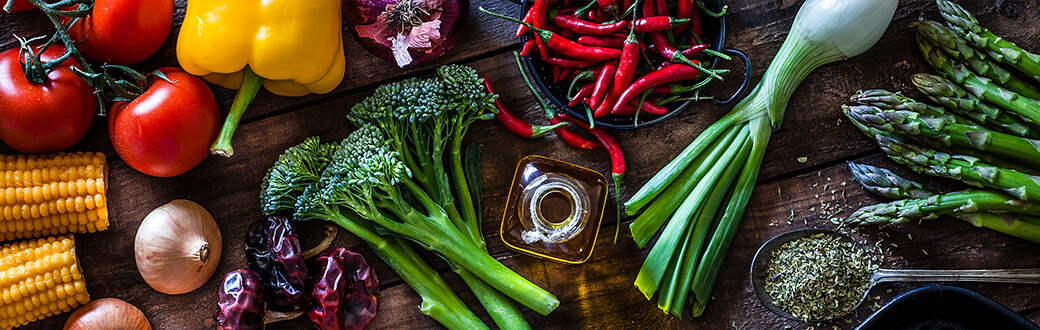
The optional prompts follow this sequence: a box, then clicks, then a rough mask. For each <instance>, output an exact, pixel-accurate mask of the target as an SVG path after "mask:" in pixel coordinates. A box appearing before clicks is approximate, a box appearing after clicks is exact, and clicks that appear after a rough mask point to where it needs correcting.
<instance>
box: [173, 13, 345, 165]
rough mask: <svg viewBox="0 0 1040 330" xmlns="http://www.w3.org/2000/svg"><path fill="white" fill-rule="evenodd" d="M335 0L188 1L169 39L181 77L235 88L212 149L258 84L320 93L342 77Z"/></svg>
mask: <svg viewBox="0 0 1040 330" xmlns="http://www.w3.org/2000/svg"><path fill="white" fill-rule="evenodd" d="M341 5H342V1H339V0H306V1H298V0H190V1H188V8H187V11H186V13H185V16H184V23H183V24H182V25H181V32H180V35H179V36H178V38H177V60H178V61H179V62H180V65H181V67H183V68H184V70H185V71H187V72H188V73H191V74H194V75H197V76H201V77H202V78H203V79H205V80H206V81H209V82H211V83H214V84H218V85H221V86H224V87H227V88H231V89H239V92H238V95H237V96H236V97H235V102H234V104H233V105H232V106H231V111H230V112H229V114H228V118H227V120H226V121H225V122H224V127H223V128H222V129H221V132H220V136H219V137H218V138H217V141H216V142H214V144H213V147H212V148H211V149H212V151H213V152H214V153H216V154H221V155H225V156H230V155H231V154H232V153H233V151H232V149H231V143H230V140H231V136H232V135H233V134H234V131H235V128H236V127H237V126H238V121H239V120H240V119H241V116H242V113H243V112H244V111H245V108H246V106H247V105H248V104H249V102H250V101H252V98H253V96H255V95H256V92H257V90H258V89H259V88H260V85H261V82H262V84H263V86H264V87H265V88H267V90H268V91H270V92H271V93H274V94H277V95H282V96H302V95H306V94H310V93H319V94H320V93H328V92H330V91H332V90H333V89H335V88H336V86H338V85H339V83H340V81H342V80H343V72H344V67H345V63H346V61H345V60H344V56H343V37H342V33H343V29H342V25H341V18H340V15H341V14H340V13H341V12H340V9H341V8H340V6H341Z"/></svg>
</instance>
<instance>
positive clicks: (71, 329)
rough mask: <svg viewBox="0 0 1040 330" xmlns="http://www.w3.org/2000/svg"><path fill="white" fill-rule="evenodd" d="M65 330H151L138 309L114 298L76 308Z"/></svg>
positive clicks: (146, 319) (66, 323) (99, 300)
mask: <svg viewBox="0 0 1040 330" xmlns="http://www.w3.org/2000/svg"><path fill="white" fill-rule="evenodd" d="M64 329H65V330H152V325H151V324H149V323H148V318H146V317H144V313H142V312H141V310H140V309H137V307H134V305H131V304H130V303H128V302H125V301H123V300H121V299H116V298H101V299H97V300H94V301H91V302H90V303H88V304H86V305H83V306H82V307H80V308H77V309H76V311H74V312H72V315H70V316H69V320H68V321H66V322H65V328H64Z"/></svg>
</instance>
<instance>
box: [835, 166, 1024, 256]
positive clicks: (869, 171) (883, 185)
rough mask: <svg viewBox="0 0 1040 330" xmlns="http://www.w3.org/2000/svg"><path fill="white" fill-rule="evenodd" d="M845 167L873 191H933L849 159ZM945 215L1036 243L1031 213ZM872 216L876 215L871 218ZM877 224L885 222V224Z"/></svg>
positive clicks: (902, 194)
mask: <svg viewBox="0 0 1040 330" xmlns="http://www.w3.org/2000/svg"><path fill="white" fill-rule="evenodd" d="M849 169H850V170H852V176H853V177H854V178H856V181H858V182H859V183H860V184H862V185H863V187H864V188H866V189H867V191H870V192H872V193H874V194H878V195H882V196H885V197H891V198H917V199H921V198H928V197H930V196H932V195H933V194H934V193H933V192H931V191H928V190H927V189H924V188H922V187H921V184H920V183H917V182H914V181H911V180H907V179H904V178H902V177H900V176H898V175H896V174H895V173H892V172H891V171H888V170H886V169H883V168H878V167H874V166H870V165H862V164H856V163H853V162H849ZM1009 198H1010V197H1009ZM1016 201H1017V200H1016ZM1017 202H1021V201H1017ZM856 212H857V213H858V212H860V211H856ZM864 212H866V211H864ZM949 215H950V216H953V217H956V218H958V219H961V220H964V221H967V222H968V223H971V224H972V225H974V226H975V227H983V228H987V229H991V230H995V231H998V232H1001V233H1004V234H1007V235H1011V236H1015V237H1018V238H1022V239H1025V240H1029V241H1033V242H1037V243H1040V218H1037V217H1034V216H1030V215H1024V214H1017V213H992V212H950V213H949ZM873 219H875V220H877V219H879V218H878V217H874V218H873ZM878 224H879V225H886V224H887V223H878Z"/></svg>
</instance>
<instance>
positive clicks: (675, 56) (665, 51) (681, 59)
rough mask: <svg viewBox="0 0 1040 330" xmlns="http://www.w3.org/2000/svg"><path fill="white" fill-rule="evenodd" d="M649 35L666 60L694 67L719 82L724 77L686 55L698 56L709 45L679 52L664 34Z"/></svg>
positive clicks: (696, 46)
mask: <svg viewBox="0 0 1040 330" xmlns="http://www.w3.org/2000/svg"><path fill="white" fill-rule="evenodd" d="M648 34H649V35H650V40H652V41H653V42H654V48H656V49H657V52H658V53H660V54H661V56H664V58H666V59H668V60H669V61H672V62H677V63H682V64H686V65H689V66H692V67H694V68H696V69H697V70H699V71H701V72H704V73H707V74H708V75H710V76H712V77H715V78H716V79H718V80H722V76H719V74H718V73H715V71H712V70H708V69H705V68H702V67H701V65H700V64H699V63H700V62H697V61H696V60H691V59H690V57H689V56H686V54H691V55H690V56H692V55H693V54H697V53H700V52H702V51H704V49H706V48H707V45H704V44H701V45H694V46H693V47H690V48H689V49H687V50H684V51H679V50H678V49H675V47H672V45H671V44H669V43H668V40H666V39H665V37H664V32H661V31H657V32H650V33H648Z"/></svg>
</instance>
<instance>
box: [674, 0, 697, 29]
mask: <svg viewBox="0 0 1040 330" xmlns="http://www.w3.org/2000/svg"><path fill="white" fill-rule="evenodd" d="M694 1H697V0H679V1H678V3H677V4H676V6H675V18H689V19H691V20H692V19H693V17H692V15H693V10H694V9H695V8H697V5H696V4H694V3H693V2H694ZM686 26H687V23H682V24H679V25H678V26H676V27H675V29H674V30H672V34H674V35H679V34H680V33H682V31H683V30H685V29H686Z"/></svg>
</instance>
